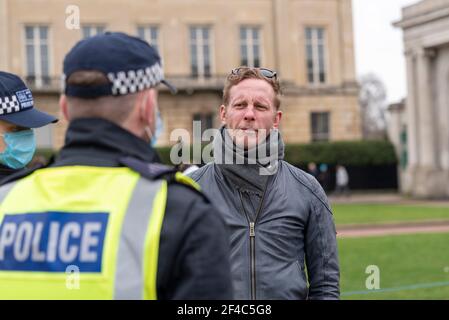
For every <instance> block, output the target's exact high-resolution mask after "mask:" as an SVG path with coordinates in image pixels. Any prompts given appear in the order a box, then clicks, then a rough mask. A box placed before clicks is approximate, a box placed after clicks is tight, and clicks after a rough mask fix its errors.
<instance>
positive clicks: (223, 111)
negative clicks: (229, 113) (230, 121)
mask: <svg viewBox="0 0 449 320" xmlns="http://www.w3.org/2000/svg"><path fill="white" fill-rule="evenodd" d="M220 120H221V124H226V106H225V105H223V104H222V105H221V106H220Z"/></svg>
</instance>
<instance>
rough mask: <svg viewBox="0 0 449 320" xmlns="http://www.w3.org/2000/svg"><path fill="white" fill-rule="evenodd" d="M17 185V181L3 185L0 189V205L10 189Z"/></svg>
mask: <svg viewBox="0 0 449 320" xmlns="http://www.w3.org/2000/svg"><path fill="white" fill-rule="evenodd" d="M16 184H17V181H14V182H11V183H8V184H5V185H4V186H2V187H1V188H0V204H1V203H2V202H3V200H5V198H6V196H7V195H8V194H9V192H10V191H11V189H12V188H13V187H14V186H15V185H16Z"/></svg>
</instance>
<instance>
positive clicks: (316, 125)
mask: <svg viewBox="0 0 449 320" xmlns="http://www.w3.org/2000/svg"><path fill="white" fill-rule="evenodd" d="M329 118H330V114H329V112H312V114H311V123H312V141H313V142H316V141H329V136H330V134H329Z"/></svg>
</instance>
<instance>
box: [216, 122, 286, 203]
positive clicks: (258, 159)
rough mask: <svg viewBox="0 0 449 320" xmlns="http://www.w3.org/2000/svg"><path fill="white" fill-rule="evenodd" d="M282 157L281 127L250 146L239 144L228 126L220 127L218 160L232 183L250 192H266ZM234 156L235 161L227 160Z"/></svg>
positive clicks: (259, 193) (217, 141)
mask: <svg viewBox="0 0 449 320" xmlns="http://www.w3.org/2000/svg"><path fill="white" fill-rule="evenodd" d="M276 138H277V139H276ZM270 139H271V140H270ZM220 150H221V152H220ZM282 159H284V142H283V141H282V138H281V135H280V133H279V131H277V130H275V131H272V133H271V134H270V136H268V137H267V138H266V140H265V141H264V142H262V143H260V144H258V145H257V146H256V147H254V148H252V149H249V150H243V149H240V148H239V147H238V146H236V145H235V144H234V142H233V140H232V138H231V137H230V136H229V133H228V132H227V130H225V127H222V128H220V133H219V134H218V135H217V136H216V137H215V139H214V162H215V163H216V164H217V165H218V167H219V169H220V170H221V172H222V173H223V175H224V176H225V177H226V178H228V179H229V180H230V182H231V183H233V184H234V185H235V186H236V187H237V188H238V189H240V190H241V191H246V192H248V193H250V194H256V195H259V196H260V195H261V194H262V192H263V190H264V189H265V185H266V184H267V182H268V179H269V177H270V176H272V175H274V174H276V172H277V168H278V161H279V160H282ZM230 160H232V161H233V163H226V162H229V161H230Z"/></svg>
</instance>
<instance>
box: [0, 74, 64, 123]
mask: <svg viewBox="0 0 449 320" xmlns="http://www.w3.org/2000/svg"><path fill="white" fill-rule="evenodd" d="M0 120H3V121H7V122H9V123H12V124H15V125H17V126H20V127H24V128H39V127H43V126H45V125H47V124H49V123H53V122H57V121H58V119H57V118H55V117H53V116H52V115H50V114H47V113H45V112H42V111H39V110H37V109H36V108H34V99H33V95H32V94H31V91H30V89H28V88H27V86H26V85H25V83H24V82H23V81H22V79H20V78H19V77H18V76H16V75H15V74H12V73H9V72H4V71H0Z"/></svg>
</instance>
